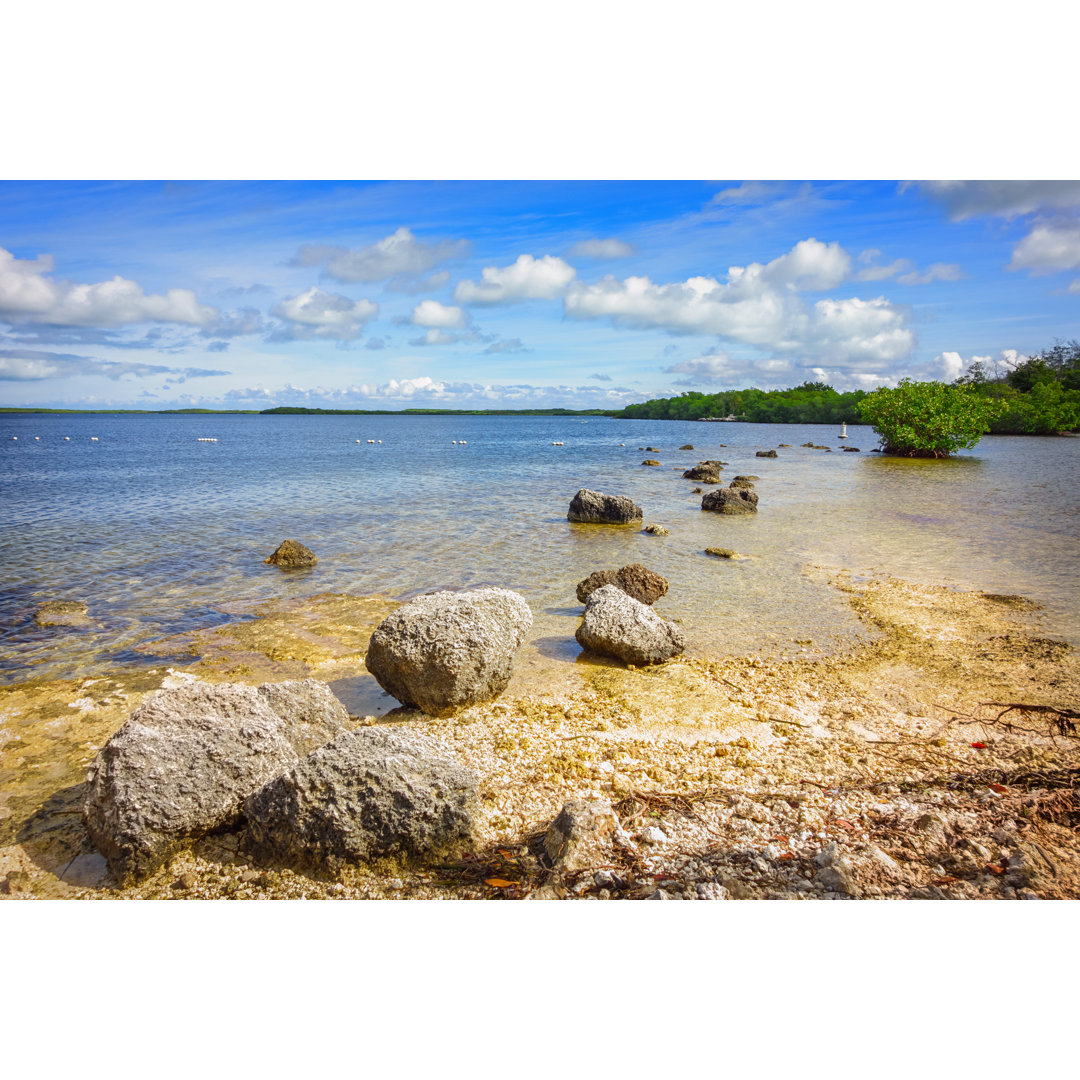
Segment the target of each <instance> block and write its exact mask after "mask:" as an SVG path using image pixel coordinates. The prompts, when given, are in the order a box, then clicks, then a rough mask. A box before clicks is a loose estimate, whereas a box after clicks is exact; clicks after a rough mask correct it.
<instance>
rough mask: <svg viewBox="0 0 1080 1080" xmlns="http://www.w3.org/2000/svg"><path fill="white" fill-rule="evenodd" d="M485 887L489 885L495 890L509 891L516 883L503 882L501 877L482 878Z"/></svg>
mask: <svg viewBox="0 0 1080 1080" xmlns="http://www.w3.org/2000/svg"><path fill="white" fill-rule="evenodd" d="M484 884H485V885H491V886H493V887H494V888H496V889H509V888H511V887H512V886H514V885H517V884H518V883H517V882H516V881H505V880H504V879H503V878H501V877H489V878H484Z"/></svg>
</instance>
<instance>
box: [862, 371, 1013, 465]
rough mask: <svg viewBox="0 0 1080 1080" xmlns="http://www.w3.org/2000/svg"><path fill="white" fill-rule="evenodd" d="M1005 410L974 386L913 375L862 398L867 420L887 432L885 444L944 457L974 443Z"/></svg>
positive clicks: (890, 449)
mask: <svg viewBox="0 0 1080 1080" xmlns="http://www.w3.org/2000/svg"><path fill="white" fill-rule="evenodd" d="M1000 410H1001V406H1000V405H999V404H998V403H997V402H995V401H993V400H992V399H990V398H986V397H983V396H981V395H980V394H979V393H978V392H977V391H976V390H973V389H972V388H971V387H970V386H956V385H953V386H949V385H946V384H945V383H939V382H912V381H911V380H910V379H903V380H901V382H900V385H899V386H895V387H888V386H883V387H881V389H879V390H875V391H874V392H873V393H872V394H867V396H866V397H865V398H863V400H862V401H860V402H859V413H860V415H861V416H862V420H863V423H865V424H872V425H873V426H874V430H875V431H876V432H877V433H878V435H880V436H881V449H882V450H883V451H884V452H885V453H886V454H897V455H899V456H901V457H927V458H943V457H948V456H949V455H950V454H952V453H954V452H955V451H957V450H966V449H970V448H971V447H972V446H974V445H975V444H976V443H977V442H978V441H979V439H980V438H981V437H982V436H983V435H984V434H985V433H986V430H987V429H988V428H989V426H990V424H991V422H992V421H993V419H994V418H995V417H996V416H997V415H998V413H999V412H1000Z"/></svg>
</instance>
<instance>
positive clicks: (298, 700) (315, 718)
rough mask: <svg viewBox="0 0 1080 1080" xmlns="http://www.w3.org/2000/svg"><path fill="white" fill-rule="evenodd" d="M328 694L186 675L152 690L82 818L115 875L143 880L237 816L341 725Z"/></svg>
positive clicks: (92, 774)
mask: <svg viewBox="0 0 1080 1080" xmlns="http://www.w3.org/2000/svg"><path fill="white" fill-rule="evenodd" d="M313 686H314V687H320V688H319V689H318V690H314V689H313V688H312V687H313ZM327 695H330V696H331V697H332V695H331V694H330V690H329V688H328V687H321V684H318V683H314V680H307V681H306V682H305V683H299V684H295V683H294V684H291V686H290V684H283V685H281V684H279V686H278V687H276V688H274V689H273V690H268V689H267V688H266V687H260V688H259V689H256V688H255V687H253V686H243V685H239V684H231V683H222V684H219V685H216V686H213V685H208V684H206V683H189V684H188V685H186V686H180V687H176V688H175V689H170V690H159V691H158V692H157V693H156V694H153V695H151V696H150V697H148V698H147V699H146V700H145V701H144V702H143V703H142V705H140V706H139V708H137V709H136V710H135V712H133V713H132V714H131V716H130V717H129V718H128V720H127V721H126V722H125V723H124V725H123V726H122V727H121V728H120V730H119V731H117V732H116V734H114V735H113V736H112V738H110V739H109V741H108V742H107V743H106V744H105V746H104V747H102V749H101V752H100V753H99V754H98V755H97V757H96V758H95V759H94V761H93V763H92V764H91V766H90V770H89V773H88V776H87V780H88V786H87V794H86V800H85V803H84V805H83V820H84V821H85V823H86V827H87V830H88V831H89V833H90V837H91V839H92V840H93V841H94V844H95V846H96V847H97V849H98V850H99V851H100V852H101V854H102V855H104V856H105V858H106V859H107V860H108V863H109V867H110V869H111V870H112V872H113V873H114V874H115V875H116V877H117V879H118V880H119V881H120V882H121V883H127V882H130V881H132V880H139V879H141V878H144V877H146V876H147V875H149V874H151V873H152V872H153V871H154V870H156V869H157V868H158V867H159V866H161V865H162V864H163V863H164V862H165V861H166V860H167V859H168V858H169V857H170V856H171V855H173V854H174V853H175V852H176V851H178V850H179V849H180V848H181V847H183V846H185V845H186V844H188V843H190V842H192V841H193V840H196V839H198V838H199V837H200V836H204V835H205V834H206V833H209V832H211V831H213V830H215V829H220V828H223V827H228V826H231V825H234V824H236V823H237V822H238V821H239V819H240V816H241V809H242V806H243V802H244V799H246V798H247V797H248V795H250V794H251V793H252V792H253V791H255V790H257V789H258V788H260V787H262V785H263V784H265V783H266V782H267V781H268V780H271V779H273V778H274V777H275V776H280V775H281V773H283V772H284V771H285V770H286V769H288V768H289V767H290V766H292V765H294V764H295V763H296V762H297V761H298V760H299V752H298V748H299V749H301V750H305V751H306V750H307V749H308V748H309V747H310V746H311V745H313V744H319V743H321V742H327V741H328V740H330V739H332V738H333V737H334V736H335V735H337V734H338V733H339V732H340V731H341V730H342V729H341V725H340V721H341V720H343V719H346V718H347V714H345V710H344V707H341V708H340V711H336V710H334V709H333V708H332V706H331V704H330V702H329V701H328V699H327ZM278 708H280V709H281V710H282V712H278V711H277V709H278ZM283 714H284V715H283Z"/></svg>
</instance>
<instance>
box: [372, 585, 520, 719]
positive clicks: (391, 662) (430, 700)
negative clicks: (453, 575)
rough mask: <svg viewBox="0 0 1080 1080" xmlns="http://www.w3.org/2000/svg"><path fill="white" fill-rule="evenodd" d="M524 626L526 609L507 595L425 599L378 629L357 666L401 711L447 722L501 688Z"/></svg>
mask: <svg viewBox="0 0 1080 1080" xmlns="http://www.w3.org/2000/svg"><path fill="white" fill-rule="evenodd" d="M530 626H532V613H531V612H530V611H529V605H528V604H526V603H525V601H524V600H523V599H522V598H521V597H520V596H519V595H518V594H517V593H515V592H511V591H510V590H509V589H474V590H472V591H469V592H460V593H458V592H447V591H444V592H436V593H430V594H428V595H427V596H418V597H417V598H416V599H415V600H410V601H409V602H408V603H407V604H404V605H402V606H401V607H400V608H398V610H397V611H395V612H394V613H393V614H392V615H390V616H388V617H387V618H386V619H384V620H383V621H382V623H380V624H379V627H378V629H376V631H375V633H374V634H372V635H371V641H370V642H369V644H368V652H367V656H366V657H365V658H364V664H365V665H366V666H367V669H368V671H370V672H371V674H372V675H374V676H375V678H376V679H377V680H378V683H379V685H380V686H381V687H382V688H383V689H384V690H385V691H386V692H387V693H388V694H390V695H392V696H393V697H395V698H397V699H398V701H400V702H401V703H402V704H403V705H413V706H415V707H416V708H419V709H422V710H423V711H424V712H426V713H429V714H430V715H432V716H450V715H452V714H453V713H454V712H456V711H457V710H458V709H462V708H464V707H465V706H467V705H475V704H477V703H479V702H482V701H490V700H491V699H492V698H496V697H498V696H499V695H500V694H501V693H502V692H503V691H504V690H505V689H506V686H507V684H508V683H509V682H510V673H511V670H512V666H513V662H514V654H515V653H516V652H517V650H518V649H519V648H520V647H521V644H522V642H523V641H524V640H525V635H526V633H527V632H528V630H529V627H530Z"/></svg>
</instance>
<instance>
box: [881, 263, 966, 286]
mask: <svg viewBox="0 0 1080 1080" xmlns="http://www.w3.org/2000/svg"><path fill="white" fill-rule="evenodd" d="M963 276H964V275H963V274H962V273H961V271H960V267H959V266H957V265H956V263H931V264H930V265H929V266H928V267H927V268H926V269H925V270H922V271H919V270H912V271H911V272H910V273H907V274H901V275H900V276H899V277H898V278H897V279H896V281H897V283H898V284H900V285H929V284H930V282H932V281H959V280H960V279H961V278H962V277H963Z"/></svg>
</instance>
